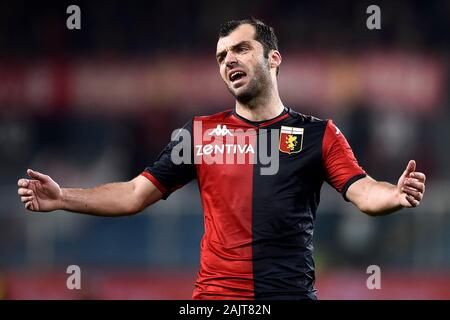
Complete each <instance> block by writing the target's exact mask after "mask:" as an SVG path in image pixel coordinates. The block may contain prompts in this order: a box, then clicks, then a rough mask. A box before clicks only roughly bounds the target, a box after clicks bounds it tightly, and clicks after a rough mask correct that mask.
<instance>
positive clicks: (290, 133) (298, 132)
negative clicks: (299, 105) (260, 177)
mask: <svg viewBox="0 0 450 320" xmlns="http://www.w3.org/2000/svg"><path fill="white" fill-rule="evenodd" d="M304 130H305V129H304V128H295V127H285V126H281V132H280V151H281V152H285V153H288V154H291V153H298V152H300V151H302V146H303V131H304Z"/></svg>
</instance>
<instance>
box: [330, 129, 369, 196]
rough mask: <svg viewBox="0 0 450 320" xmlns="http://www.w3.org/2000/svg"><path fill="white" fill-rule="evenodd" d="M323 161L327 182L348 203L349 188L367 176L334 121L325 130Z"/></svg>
mask: <svg viewBox="0 0 450 320" xmlns="http://www.w3.org/2000/svg"><path fill="white" fill-rule="evenodd" d="M322 159H323V164H324V169H325V174H326V181H327V182H328V183H329V184H330V185H331V186H332V187H333V188H335V189H336V190H337V191H338V192H340V193H341V194H342V196H343V197H344V199H345V200H346V201H348V199H347V197H346V196H345V194H346V192H347V190H348V188H349V187H350V186H351V185H352V183H354V182H356V181H358V180H359V179H361V178H364V177H365V176H367V174H366V172H365V171H364V170H363V169H362V168H361V167H360V166H359V164H358V161H357V160H356V158H355V155H354V154H353V151H352V149H351V147H350V145H349V144H348V142H347V139H345V137H344V135H343V134H342V132H341V131H340V130H339V129H338V128H337V127H336V126H335V125H334V124H333V122H332V120H328V121H327V125H326V128H325V133H324V137H323V141H322Z"/></svg>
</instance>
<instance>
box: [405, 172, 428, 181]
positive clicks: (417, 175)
mask: <svg viewBox="0 0 450 320" xmlns="http://www.w3.org/2000/svg"><path fill="white" fill-rule="evenodd" d="M409 176H410V177H411V178H414V179H417V180H419V181H420V182H425V180H427V177H426V176H425V174H423V173H422V172H413V173H411V174H410V175H409Z"/></svg>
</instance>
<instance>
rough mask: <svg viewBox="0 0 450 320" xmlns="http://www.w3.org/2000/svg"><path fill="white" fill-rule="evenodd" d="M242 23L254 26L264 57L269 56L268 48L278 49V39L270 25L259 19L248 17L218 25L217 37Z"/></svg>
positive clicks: (224, 34) (226, 33) (222, 35)
mask: <svg viewBox="0 0 450 320" xmlns="http://www.w3.org/2000/svg"><path fill="white" fill-rule="evenodd" d="M243 24H249V25H252V26H253V27H254V28H255V31H256V32H255V40H256V41H258V42H259V43H261V44H262V46H263V48H264V57H265V58H268V57H269V51H270V50H278V39H277V36H276V35H275V31H274V30H273V28H272V27H270V26H268V25H266V24H265V23H264V22H262V21H261V20H258V19H255V18H253V17H252V18H250V19H244V20H231V21H228V22H225V23H224V24H222V25H221V26H220V29H219V38H223V37H226V36H228V35H229V34H230V33H231V32H233V31H234V30H235V29H237V28H238V27H239V26H241V25H243Z"/></svg>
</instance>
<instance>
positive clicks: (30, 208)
mask: <svg viewBox="0 0 450 320" xmlns="http://www.w3.org/2000/svg"><path fill="white" fill-rule="evenodd" d="M25 209H27V210H31V211H33V210H34V208H33V201H28V202H27V203H25Z"/></svg>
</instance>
